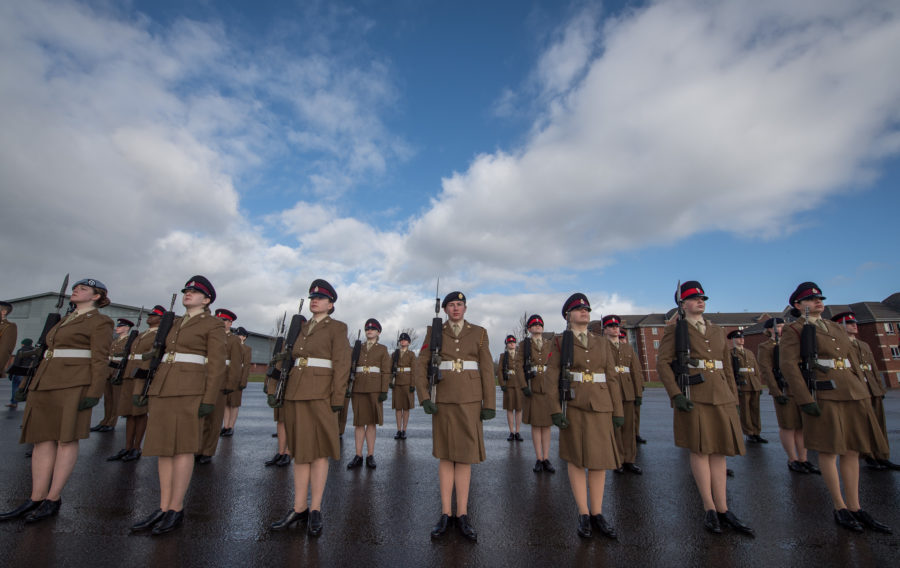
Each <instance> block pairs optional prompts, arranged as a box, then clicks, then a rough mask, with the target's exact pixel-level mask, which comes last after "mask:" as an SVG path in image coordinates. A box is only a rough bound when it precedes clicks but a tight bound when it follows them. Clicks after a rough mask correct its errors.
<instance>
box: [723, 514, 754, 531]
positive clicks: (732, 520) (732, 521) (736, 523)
mask: <svg viewBox="0 0 900 568" xmlns="http://www.w3.org/2000/svg"><path fill="white" fill-rule="evenodd" d="M718 516H719V524H720V525H724V526H726V527H731V528H733V529H734V530H736V531H738V532H742V533H744V534H746V535H749V536H752V537H756V534H755V533H754V532H753V529H751V528H750V527H748V526H747V525H745V524H744V523H742V522H741V520H740V519H739V518H737V517H736V516H734V513H732V512H731V511H730V510H729V511H725V512H724V513H718Z"/></svg>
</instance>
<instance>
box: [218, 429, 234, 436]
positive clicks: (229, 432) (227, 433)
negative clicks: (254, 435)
mask: <svg viewBox="0 0 900 568" xmlns="http://www.w3.org/2000/svg"><path fill="white" fill-rule="evenodd" d="M232 436H234V429H233V428H222V432H221V433H220V434H219V437H220V438H230V437H232Z"/></svg>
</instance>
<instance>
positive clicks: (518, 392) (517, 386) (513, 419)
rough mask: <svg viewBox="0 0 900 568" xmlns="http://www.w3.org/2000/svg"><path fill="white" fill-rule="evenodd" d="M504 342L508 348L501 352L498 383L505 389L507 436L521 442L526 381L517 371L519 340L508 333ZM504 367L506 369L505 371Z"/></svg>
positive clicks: (510, 440)
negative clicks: (517, 345)
mask: <svg viewBox="0 0 900 568" xmlns="http://www.w3.org/2000/svg"><path fill="white" fill-rule="evenodd" d="M504 343H505V344H506V350H505V351H504V352H503V353H501V354H500V359H498V361H497V383H498V384H499V385H500V390H501V391H503V409H504V410H506V423H507V425H509V436H507V437H506V441H507V442H513V441H517V442H521V441H522V435H521V434H520V433H519V429H520V428H521V427H522V408H523V406H524V402H523V399H524V398H525V395H524V394H523V393H522V389H523V388H524V387H525V382H524V381H523V380H522V376H521V375H519V374H518V373H517V371H516V366H515V360H516V357H517V353H516V343H517V342H516V338H515V336H513V335H507V336H506V339H505V340H504ZM504 369H506V370H505V371H504ZM504 373H505V375H504Z"/></svg>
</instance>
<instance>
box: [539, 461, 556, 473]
mask: <svg viewBox="0 0 900 568" xmlns="http://www.w3.org/2000/svg"><path fill="white" fill-rule="evenodd" d="M541 464H542V465H543V466H544V471H546V472H547V473H556V468H555V467H553V464H552V463H550V460H544V461H543V462H541Z"/></svg>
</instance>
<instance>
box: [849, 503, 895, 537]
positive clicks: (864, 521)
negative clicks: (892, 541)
mask: <svg viewBox="0 0 900 568" xmlns="http://www.w3.org/2000/svg"><path fill="white" fill-rule="evenodd" d="M850 514H851V515H853V518H854V519H856V521H857V522H858V523H859V524H861V525H862V526H864V527H866V528H867V529H872V530H873V531H876V532H880V533H885V534H894V531H892V530H891V527H889V526H887V525H886V524H884V523H879V522H878V521H876V520H875V519H873V518H872V515H870V514H869V513H867V512H865V511H863V510H862V509H860V510H859V511H850Z"/></svg>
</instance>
